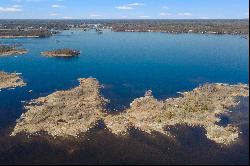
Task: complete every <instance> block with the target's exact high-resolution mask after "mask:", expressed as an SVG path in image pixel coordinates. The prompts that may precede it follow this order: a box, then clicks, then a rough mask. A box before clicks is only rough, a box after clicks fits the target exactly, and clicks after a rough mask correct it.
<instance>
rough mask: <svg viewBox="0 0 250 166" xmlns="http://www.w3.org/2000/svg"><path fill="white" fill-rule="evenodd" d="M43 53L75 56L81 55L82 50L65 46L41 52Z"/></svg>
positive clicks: (50, 55)
mask: <svg viewBox="0 0 250 166" xmlns="http://www.w3.org/2000/svg"><path fill="white" fill-rule="evenodd" d="M41 54H42V55H44V56H48V57H74V56H78V55H80V51H77V50H72V49H68V48H63V49H58V50H53V51H46V52H41Z"/></svg>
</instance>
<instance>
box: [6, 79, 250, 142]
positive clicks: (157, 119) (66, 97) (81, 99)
mask: <svg viewBox="0 0 250 166" xmlns="http://www.w3.org/2000/svg"><path fill="white" fill-rule="evenodd" d="M79 82H80V85H79V86H78V87H76V88H73V89H70V90H66V91H58V92H55V93H52V94H51V95H48V96H46V97H40V98H38V99H35V100H32V101H30V102H28V103H27V104H26V106H25V109H26V110H27V112H26V113H23V114H22V115H21V117H20V118H19V119H18V120H17V124H16V126H15V128H14V130H13V132H12V134H11V135H12V136H15V135H17V134H18V133H28V134H39V132H47V133H48V134H49V135H52V136H54V137H57V136H59V137H68V136H73V137H77V136H78V135H79V134H80V133H84V132H86V131H88V130H89V129H90V128H93V127H94V126H95V125H96V123H97V122H98V121H99V120H102V121H104V123H105V125H106V127H107V128H108V129H109V130H110V131H111V132H112V133H113V134H115V135H126V134H129V132H128V131H129V129H130V128H137V129H139V130H141V131H143V132H147V133H152V132H159V133H162V134H164V135H168V136H171V134H170V132H169V131H168V128H171V127H174V126H175V125H178V124H185V125H188V126H191V127H192V126H200V127H203V128H204V129H205V130H206V132H207V133H206V136H207V138H208V139H210V140H213V141H214V142H216V143H220V144H224V145H229V144H231V143H233V142H235V141H236V140H237V139H238V137H239V133H240V131H239V129H238V127H237V126H233V125H232V124H228V125H227V126H226V127H223V126H219V125H217V122H219V121H220V119H219V118H218V116H217V115H220V114H222V113H225V112H227V111H228V108H229V107H233V106H236V105H237V104H238V102H237V97H239V96H249V86H248V85H243V84H238V85H228V84H205V85H203V86H201V87H198V88H196V89H194V90H193V91H190V92H184V93H182V96H181V97H177V98H169V99H166V100H162V101H159V100H157V99H155V98H154V97H153V96H152V92H151V91H148V92H146V94H145V97H141V98H138V99H135V100H134V101H133V102H132V103H131V104H130V108H128V109H126V110H124V111H122V112H121V113H120V114H118V115H113V114H111V113H108V110H106V107H105V105H106V103H107V102H108V100H107V99H105V98H104V97H102V96H101V95H100V88H101V85H100V84H99V82H98V81H97V80H96V79H94V78H87V79H84V78H82V79H79Z"/></svg>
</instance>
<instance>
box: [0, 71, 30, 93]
mask: <svg viewBox="0 0 250 166" xmlns="http://www.w3.org/2000/svg"><path fill="white" fill-rule="evenodd" d="M25 85H26V83H24V81H23V80H22V79H21V78H20V77H19V75H18V74H17V73H6V72H1V71H0V90H1V89H8V88H15V87H23V86H25Z"/></svg>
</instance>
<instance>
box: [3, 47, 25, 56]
mask: <svg viewBox="0 0 250 166" xmlns="http://www.w3.org/2000/svg"><path fill="white" fill-rule="evenodd" d="M27 52H28V51H27V50H26V49H18V48H16V46H9V45H0V57H1V56H11V55H23V54H26V53H27Z"/></svg>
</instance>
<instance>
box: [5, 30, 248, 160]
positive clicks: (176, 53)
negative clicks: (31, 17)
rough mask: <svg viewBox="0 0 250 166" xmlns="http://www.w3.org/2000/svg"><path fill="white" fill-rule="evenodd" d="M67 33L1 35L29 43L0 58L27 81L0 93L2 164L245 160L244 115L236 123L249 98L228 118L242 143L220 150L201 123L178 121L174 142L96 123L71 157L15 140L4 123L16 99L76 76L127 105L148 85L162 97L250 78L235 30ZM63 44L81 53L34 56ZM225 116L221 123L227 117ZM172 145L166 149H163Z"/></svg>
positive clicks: (43, 144) (14, 113) (65, 84)
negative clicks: (125, 134) (20, 52)
mask: <svg viewBox="0 0 250 166" xmlns="http://www.w3.org/2000/svg"><path fill="white" fill-rule="evenodd" d="M71 32H72V31H64V32H62V33H60V34H58V35H56V36H53V37H51V38H44V39H0V43H5V44H13V43H22V44H23V46H22V47H24V48H27V49H29V53H28V54H27V55H24V56H17V57H4V58H0V70H3V71H7V72H14V71H16V72H18V73H22V77H23V78H24V80H25V81H26V82H27V86H26V87H23V88H16V89H15V90H5V91H1V92H0V131H1V133H3V134H2V136H0V137H1V138H0V139H1V140H0V142H1V145H3V144H6V147H3V148H0V163H1V162H5V163H6V162H7V163H8V162H10V161H12V162H13V163H25V161H26V162H28V161H30V162H32V163H41V162H43V163H55V162H60V163H69V162H73V163H99V164H100V163H129V164H132V163H144V164H145V163H146V164H147V163H159V164H163V163H165V164H171V163H174V164H178V163H185V162H188V163H196V164H199V163H206V161H207V162H209V163H212V164H213V163H221V164H237V163H239V164H246V163H247V162H248V160H249V151H248V147H249V145H248V144H249V140H248V137H247V136H248V133H249V132H248V130H249V127H248V124H249V118H248V119H245V120H244V123H239V121H240V120H241V119H240V118H242V117H246V116H244V115H247V114H248V113H249V112H248V111H246V110H247V109H248V105H249V102H248V101H245V102H243V103H245V106H242V107H240V106H239V108H237V110H243V111H239V112H240V113H239V114H237V115H235V117H237V118H233V119H232V118H230V119H227V120H228V121H229V122H230V123H231V122H235V123H237V124H238V125H239V126H241V127H242V131H244V132H243V134H242V139H241V143H239V144H238V145H235V146H233V147H230V148H226V149H225V148H221V147H220V146H218V145H216V144H214V143H212V142H211V141H209V140H207V139H206V138H205V136H204V134H202V133H203V131H202V129H191V128H187V127H183V126H182V127H179V128H180V130H179V131H181V132H179V134H177V135H178V137H180V138H179V142H175V143H171V142H169V141H168V139H167V138H164V137H163V136H160V135H156V136H147V135H146V136H145V135H144V134H143V133H140V132H138V131H137V132H135V133H134V132H133V133H134V134H131V135H132V136H131V137H129V138H127V139H125V138H116V137H115V136H113V135H112V134H110V133H108V132H107V131H106V132H105V131H103V130H95V131H93V133H91V134H90V135H89V137H91V139H90V140H92V141H89V142H88V141H87V142H86V140H85V139H84V140H85V141H82V142H81V143H80V144H81V146H80V147H81V148H79V149H76V151H77V152H76V154H75V153H74V155H73V156H70V155H68V152H67V150H65V149H66V148H65V147H64V148H63V147H61V146H59V145H57V146H55V145H54V144H50V143H48V142H47V141H46V140H40V139H38V141H37V140H36V141H32V140H28V141H27V140H26V141H21V140H22V139H20V140H18V139H17V138H16V139H17V140H18V141H17V140H16V139H15V138H8V137H7V136H6V128H7V129H11V127H10V126H11V125H13V124H14V123H15V120H16V119H17V118H18V117H19V116H20V114H21V113H22V112H23V111H24V110H23V103H22V102H21V101H28V100H30V99H34V98H37V97H40V96H46V95H48V94H50V93H52V92H54V91H56V90H63V89H69V88H72V87H74V86H76V85H78V82H77V78H81V77H90V76H92V77H95V78H97V79H98V80H99V81H100V83H102V84H103V85H104V87H105V88H104V89H103V90H102V94H103V95H104V96H105V97H106V98H109V99H110V100H111V103H110V105H109V108H110V109H118V110H121V109H122V108H123V107H128V105H129V103H130V102H131V101H132V100H133V99H134V98H137V97H141V96H143V95H144V93H145V91H146V90H148V89H151V90H153V94H154V96H155V97H157V98H159V99H163V98H167V97H172V96H177V95H178V94H177V92H181V91H187V90H192V89H193V88H195V87H197V86H198V85H199V84H204V83H206V82H223V83H230V84H235V83H248V82H249V76H248V74H249V71H248V68H249V63H248V60H249V56H248V53H249V47H248V43H249V41H248V40H246V39H242V38H240V37H239V36H229V35H223V36H218V35H198V34H180V35H174V34H165V33H126V32H122V33H119V32H111V31H109V30H106V31H104V33H103V34H102V35H98V34H97V33H96V32H94V31H89V32H81V31H73V33H71ZM64 47H67V48H72V49H77V50H80V51H81V55H80V56H79V57H78V58H70V59H65V58H59V59H58V58H47V57H43V56H41V55H40V52H42V51H47V50H51V49H55V48H64ZM29 90H32V92H31V93H29ZM246 103H247V104H246ZM244 110H245V111H244ZM242 115H243V116H242ZM227 120H225V121H222V122H221V125H225V124H227V123H228V122H227ZM8 131H9V130H7V133H8ZM173 132H174V131H173ZM152 137H153V138H152ZM188 138H189V139H188ZM6 142H7V143H6ZM172 144H173V145H172ZM170 145H171V148H172V150H170V151H167V149H168V148H169V147H168V146H170ZM72 146H73V145H72ZM74 146H76V145H74ZM74 146H73V147H74ZM130 148H131V149H130ZM6 149H8V150H6ZM48 152H49V153H48ZM20 153H24V154H25V156H26V157H25V156H23V155H21V154H20ZM17 154H18V155H17ZM27 154H28V155H27ZM47 154H50V155H47ZM1 155H2V156H1ZM42 155H44V156H43V157H41V156H42ZM81 156H85V157H81ZM168 156H170V157H168ZM184 156H185V157H184ZM52 158H53V160H52ZM26 159H27V160H26Z"/></svg>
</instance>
